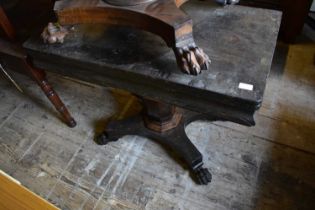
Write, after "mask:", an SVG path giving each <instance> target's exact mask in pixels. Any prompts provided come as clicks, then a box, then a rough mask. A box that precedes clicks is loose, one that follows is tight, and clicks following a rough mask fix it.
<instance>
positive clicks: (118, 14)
mask: <svg viewBox="0 0 315 210" xmlns="http://www.w3.org/2000/svg"><path fill="white" fill-rule="evenodd" d="M115 2H117V1H115ZM119 2H120V1H119ZM141 2H144V3H139V4H136V5H134V6H130V5H129V4H127V5H126V6H115V5H112V4H109V3H106V2H104V1H103V0H95V1H91V0H62V1H58V2H56V4H55V8H54V9H55V12H56V14H57V16H58V21H59V23H60V24H61V25H63V26H65V25H73V24H82V23H104V24H109V25H120V26H131V27H135V28H138V29H142V30H146V31H149V32H152V33H154V34H157V35H159V36H160V37H162V38H163V40H164V41H165V42H166V44H167V45H168V46H169V47H171V48H172V49H173V50H174V53H175V56H176V60H177V64H178V66H179V67H180V69H181V70H182V71H183V72H184V73H187V74H192V75H197V74H199V73H201V70H207V69H208V68H209V64H210V59H209V57H208V56H207V55H206V54H205V53H204V52H203V50H202V49H200V48H199V47H197V45H196V44H195V41H194V38H193V34H192V32H193V29H192V20H191V18H190V17H189V16H188V15H186V14H185V13H184V12H183V11H181V10H180V9H178V7H180V6H181V5H182V4H183V3H185V2H186V0H156V1H141ZM118 4H119V5H120V4H121V3H118ZM54 31H56V32H57V33H59V31H58V28H56V29H53V30H51V31H49V30H48V32H49V33H47V29H45V31H44V33H43V35H42V36H43V37H44V40H51V37H54V36H55V35H54V33H53V32H54ZM53 39H55V38H53ZM57 40H58V39H56V41H57ZM61 42H63V39H62V40H61Z"/></svg>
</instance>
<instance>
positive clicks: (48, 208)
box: [0, 170, 59, 210]
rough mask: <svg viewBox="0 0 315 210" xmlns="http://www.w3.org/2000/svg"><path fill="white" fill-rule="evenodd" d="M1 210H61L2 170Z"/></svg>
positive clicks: (0, 183)
mask: <svg viewBox="0 0 315 210" xmlns="http://www.w3.org/2000/svg"><path fill="white" fill-rule="evenodd" d="M0 197H1V199H0V209H1V210H18V209H19V210H39V209H43V210H59V208H57V207H55V206H53V205H52V204H51V203H49V202H47V201H46V200H44V199H43V198H41V197H39V196H38V195H36V194H34V193H33V192H31V191H29V190H28V189H26V188H25V187H24V186H22V185H21V184H20V183H19V182H18V181H16V180H14V179H13V178H11V177H9V176H8V175H6V174H5V173H4V172H2V171H1V170H0Z"/></svg>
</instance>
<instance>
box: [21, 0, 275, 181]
mask: <svg viewBox="0 0 315 210" xmlns="http://www.w3.org/2000/svg"><path fill="white" fill-rule="evenodd" d="M183 9H184V10H185V11H186V12H187V13H188V14H189V15H190V16H191V17H192V19H193V21H194V37H195V39H196V42H197V44H198V45H199V46H201V47H202V48H203V49H204V50H205V52H206V53H207V54H208V55H209V56H210V59H211V60H212V63H211V66H210V69H209V70H208V71H203V72H202V74H200V75H198V76H193V75H185V74H183V73H182V72H181V71H180V70H179V69H178V67H177V65H176V60H175V58H174V56H173V55H172V52H171V51H170V50H169V49H168V48H167V47H166V46H165V44H164V43H163V40H162V39H161V38H159V37H157V36H155V35H153V34H150V33H148V32H144V31H140V30H134V29H131V28H124V27H108V26H104V25H94V26H92V25H89V26H82V25H81V26H75V27H74V31H73V32H71V33H70V35H69V36H67V38H66V40H65V42H64V43H63V44H54V45H49V44H44V43H43V41H42V40H41V39H40V37H39V35H38V36H35V37H33V38H31V39H29V40H28V41H27V42H26V43H24V47H25V48H26V50H27V52H28V53H29V55H30V57H31V59H32V61H33V64H34V65H35V67H38V68H42V69H45V70H49V71H52V72H56V73H58V74H62V75H67V76H70V77H74V78H77V79H80V80H84V81H88V82H93V83H96V84H99V85H103V86H110V87H116V88H121V89H125V90H128V91H130V92H132V93H134V94H136V95H137V96H138V97H139V98H141V100H142V101H143V104H144V107H145V108H144V110H143V112H142V113H141V114H139V115H137V116H135V117H132V118H128V119H124V120H117V121H115V120H112V121H111V122H110V123H109V124H108V125H106V131H105V132H104V133H103V134H102V135H101V136H99V137H98V138H97V139H96V140H97V142H98V143H100V144H106V143H108V142H109V141H114V140H117V139H119V138H120V137H122V136H124V135H127V134H138V135H143V136H146V137H149V138H151V139H153V140H156V141H158V142H161V143H163V144H164V145H166V146H168V147H170V148H171V149H173V150H174V151H175V152H177V154H178V155H179V156H180V157H182V158H183V159H184V160H185V162H186V164H187V165H188V167H189V168H190V170H191V172H192V177H194V178H195V179H196V181H197V182H198V183H200V184H207V183H208V182H210V181H211V175H210V173H209V172H208V170H207V169H205V168H203V167H202V165H203V161H202V155H201V153H200V152H199V151H198V149H197V148H196V147H195V146H194V145H193V144H192V143H191V142H190V140H189V139H188V137H187V136H186V134H185V126H186V125H187V124H188V123H190V122H192V121H194V120H198V119H203V120H211V121H215V120H221V121H232V122H235V123H239V124H243V125H247V126H253V125H255V121H254V117H253V115H254V113H255V111H256V110H257V109H258V108H259V107H260V106H261V103H262V100H263V94H264V89H265V86H266V79H267V76H268V74H269V70H270V67H271V63H272V58H273V54H274V49H275V45H276V40H277V34H278V29H279V23H280V19H281V14H280V13H279V12H276V11H272V10H265V9H253V8H248V7H242V6H228V7H224V8H222V7H218V6H215V5H214V4H212V3H209V2H207V1H191V2H189V3H187V4H186V5H184V8H183ZM91 97H93V96H91ZM100 108H101V107H100ZM201 141H202V139H201Z"/></svg>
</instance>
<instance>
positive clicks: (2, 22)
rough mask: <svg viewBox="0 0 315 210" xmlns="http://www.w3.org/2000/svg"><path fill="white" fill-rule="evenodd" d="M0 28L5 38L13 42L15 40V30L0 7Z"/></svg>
mask: <svg viewBox="0 0 315 210" xmlns="http://www.w3.org/2000/svg"><path fill="white" fill-rule="evenodd" d="M0 28H1V29H2V30H3V31H4V33H5V34H6V35H7V37H8V38H9V39H10V40H11V41H13V40H15V30H14V28H13V26H12V25H11V23H10V21H9V19H8V17H7V16H6V14H5V12H4V10H3V8H2V7H1V5H0Z"/></svg>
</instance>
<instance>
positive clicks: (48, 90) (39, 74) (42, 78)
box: [0, 6, 76, 128]
mask: <svg viewBox="0 0 315 210" xmlns="http://www.w3.org/2000/svg"><path fill="white" fill-rule="evenodd" d="M0 28H2V29H3V31H4V32H5V34H6V35H7V37H8V39H9V40H10V41H11V42H15V41H16V40H15V30H14V27H13V26H12V24H11V22H10V21H9V19H8V18H7V16H6V14H5V12H4V10H3V9H2V7H1V6H0ZM0 41H1V40H0ZM2 44H3V45H10V46H11V48H12V49H11V51H12V52H13V51H16V52H14V53H15V54H16V58H17V59H18V61H17V62H22V64H23V68H24V69H23V70H25V71H26V72H27V73H28V74H29V75H30V76H31V77H32V78H33V79H34V80H35V81H36V83H37V84H38V85H39V86H40V87H41V89H42V90H43V92H44V93H45V95H46V96H47V98H48V99H49V100H50V101H51V103H52V104H53V105H54V106H55V108H56V109H57V111H58V112H59V113H60V114H61V116H62V117H63V119H64V121H65V123H67V125H68V126H69V127H71V128H72V127H75V126H76V122H75V120H74V119H73V117H72V116H71V115H70V113H69V111H68V109H67V108H66V106H65V105H64V104H63V102H62V101H61V99H60V98H59V96H58V94H57V93H56V92H55V91H54V90H53V88H52V87H51V85H50V84H49V83H48V81H47V78H46V73H45V71H43V70H40V69H36V68H34V67H32V65H31V64H30V62H29V61H28V59H27V55H25V54H24V51H23V50H22V47H21V46H19V45H18V44H14V43H10V44H9V43H7V42H6V41H2V42H1V43H0V53H3V54H8V55H10V54H12V52H10V53H6V50H5V49H1V45H2ZM12 65H14V64H12Z"/></svg>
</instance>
